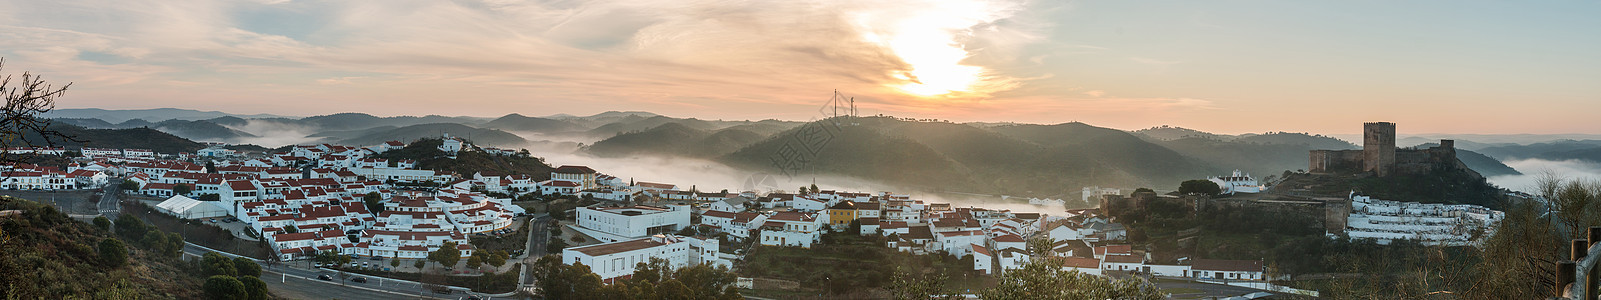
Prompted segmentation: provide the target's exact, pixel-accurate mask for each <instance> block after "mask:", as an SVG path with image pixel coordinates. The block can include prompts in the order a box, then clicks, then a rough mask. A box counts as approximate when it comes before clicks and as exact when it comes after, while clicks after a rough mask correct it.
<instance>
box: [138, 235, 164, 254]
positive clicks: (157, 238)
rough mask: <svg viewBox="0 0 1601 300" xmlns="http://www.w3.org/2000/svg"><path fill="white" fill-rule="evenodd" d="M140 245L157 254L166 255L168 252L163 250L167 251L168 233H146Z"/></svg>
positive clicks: (140, 240)
mask: <svg viewBox="0 0 1601 300" xmlns="http://www.w3.org/2000/svg"><path fill="white" fill-rule="evenodd" d="M139 244H140V245H141V246H144V247H145V248H148V249H150V250H153V251H155V252H156V253H166V251H162V250H163V249H166V248H167V245H168V244H167V233H165V232H161V231H160V230H151V231H145V237H144V238H141V239H139Z"/></svg>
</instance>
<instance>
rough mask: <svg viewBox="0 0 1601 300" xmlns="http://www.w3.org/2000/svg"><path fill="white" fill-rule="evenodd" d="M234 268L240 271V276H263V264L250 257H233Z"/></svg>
mask: <svg viewBox="0 0 1601 300" xmlns="http://www.w3.org/2000/svg"><path fill="white" fill-rule="evenodd" d="M233 268H234V270H237V271H239V276H253V277H261V265H259V264H256V262H255V261H253V260H250V259H249V258H244V257H235V258H233Z"/></svg>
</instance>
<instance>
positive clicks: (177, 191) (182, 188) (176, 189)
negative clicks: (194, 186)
mask: <svg viewBox="0 0 1601 300" xmlns="http://www.w3.org/2000/svg"><path fill="white" fill-rule="evenodd" d="M189 191H190V188H189V185H188V184H183V183H179V184H175V185H173V186H172V194H173V195H180V196H181V195H188V194H189Z"/></svg>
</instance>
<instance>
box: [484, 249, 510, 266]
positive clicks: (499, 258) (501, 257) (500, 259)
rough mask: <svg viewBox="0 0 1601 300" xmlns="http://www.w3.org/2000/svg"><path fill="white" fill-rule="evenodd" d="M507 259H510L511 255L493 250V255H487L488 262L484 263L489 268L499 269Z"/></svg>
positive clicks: (504, 251)
mask: <svg viewBox="0 0 1601 300" xmlns="http://www.w3.org/2000/svg"><path fill="white" fill-rule="evenodd" d="M508 259H511V254H509V253H506V250H495V254H492V255H489V260H487V261H484V262H485V263H489V265H491V266H496V267H499V266H501V265H505V264H506V260H508Z"/></svg>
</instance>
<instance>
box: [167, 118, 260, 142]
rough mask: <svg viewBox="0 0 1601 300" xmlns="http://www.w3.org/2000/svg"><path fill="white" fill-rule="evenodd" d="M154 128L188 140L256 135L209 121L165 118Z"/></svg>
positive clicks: (219, 140)
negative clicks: (165, 119)
mask: <svg viewBox="0 0 1601 300" xmlns="http://www.w3.org/2000/svg"><path fill="white" fill-rule="evenodd" d="M153 127H155V128H156V129H159V130H161V131H162V132H166V133H170V134H172V135H176V136H179V137H183V138H186V139H190V140H202V141H217V142H227V141H234V140H237V139H239V138H248V137H256V135H254V134H250V133H249V132H244V131H238V130H234V129H232V128H228V127H223V126H222V125H218V124H217V123H212V122H211V121H205V120H201V121H184V120H167V121H162V122H160V123H156V124H155V126H153Z"/></svg>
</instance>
